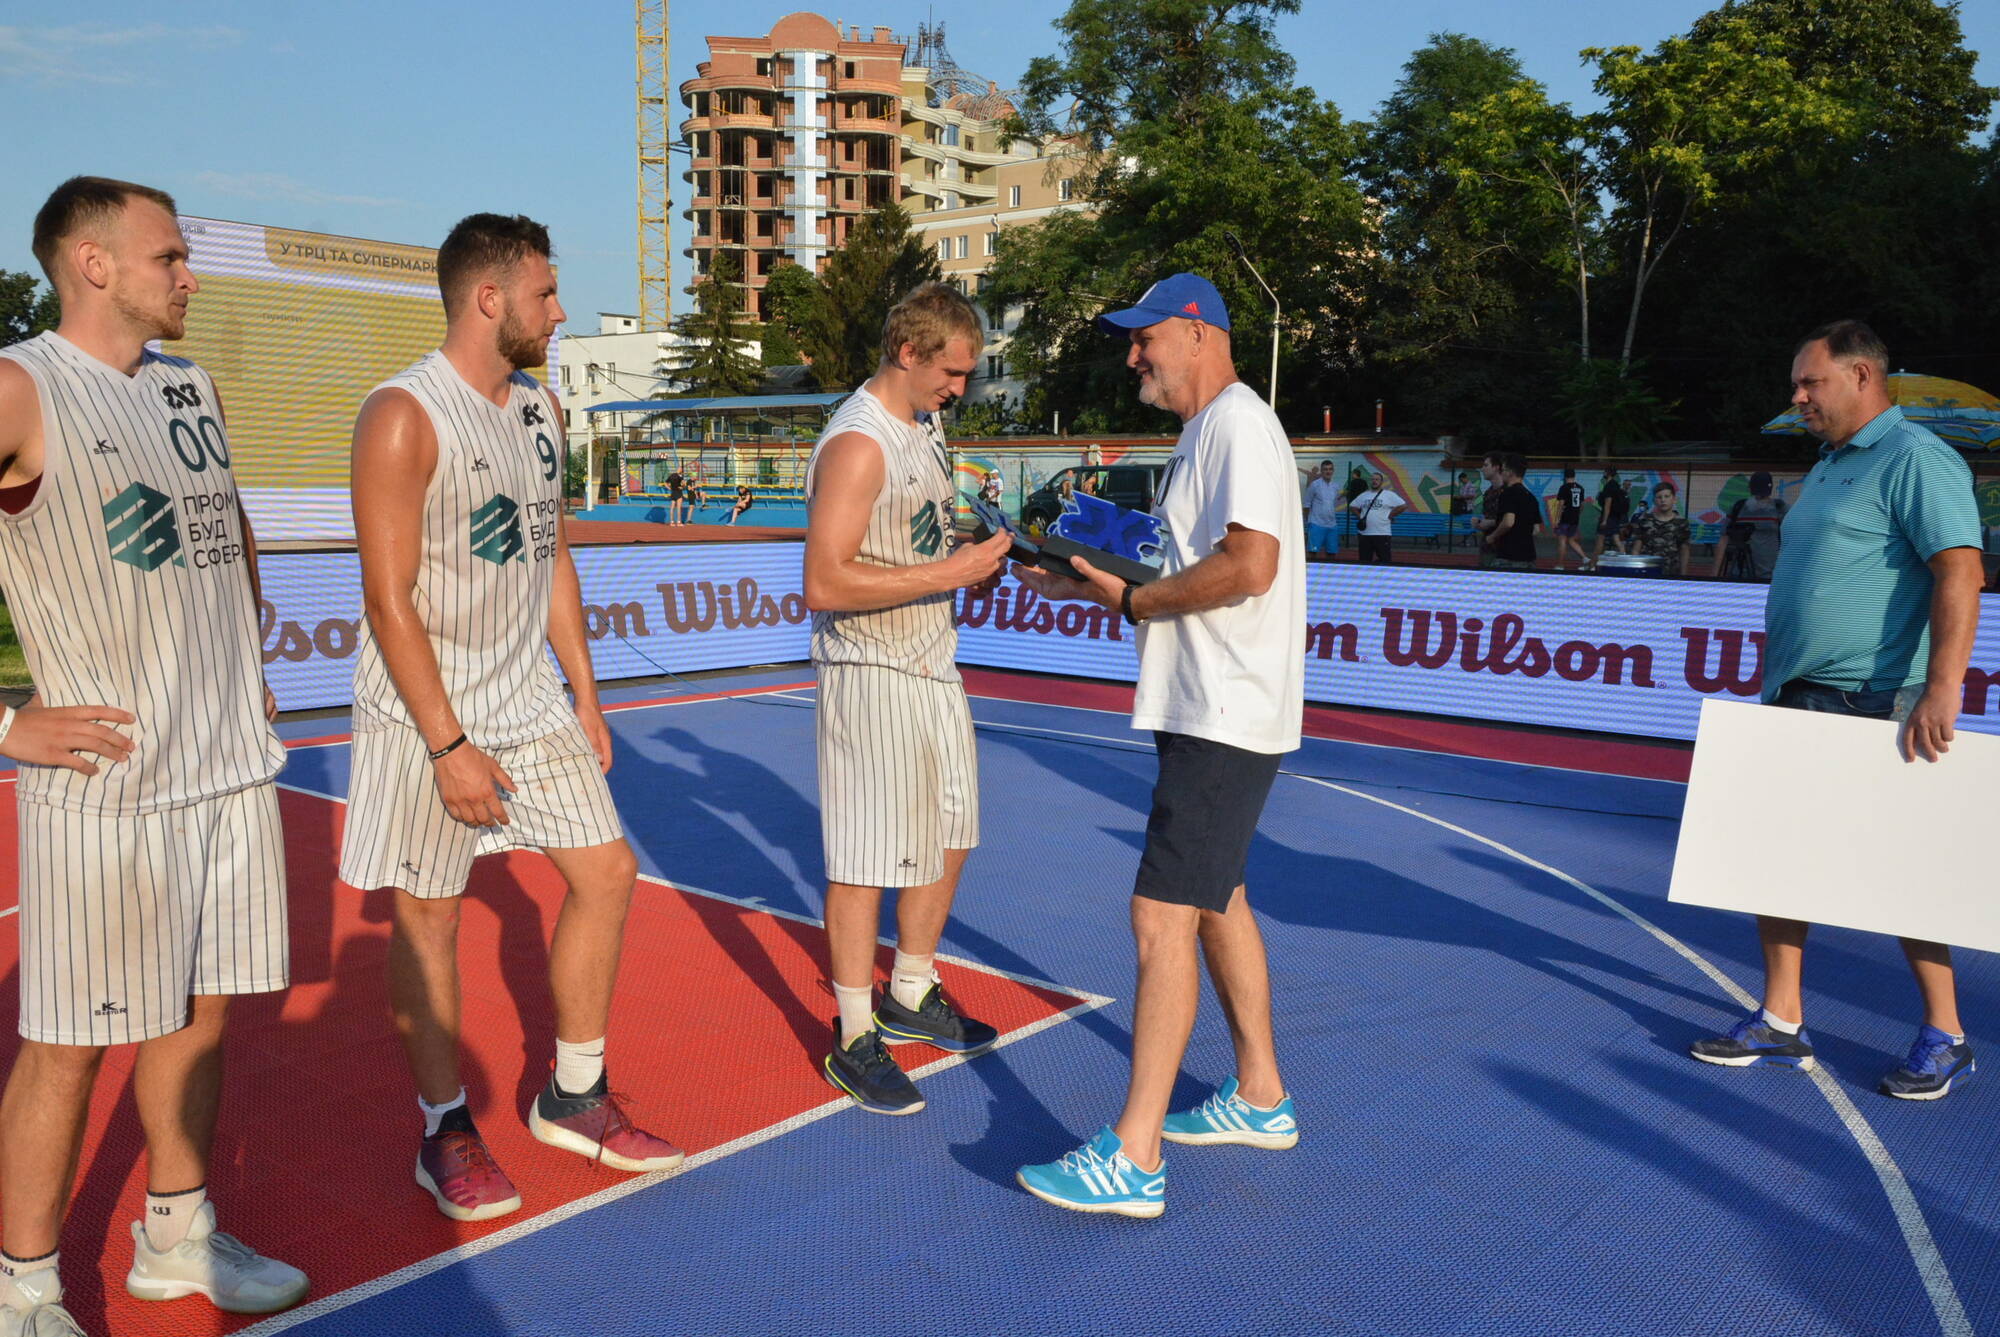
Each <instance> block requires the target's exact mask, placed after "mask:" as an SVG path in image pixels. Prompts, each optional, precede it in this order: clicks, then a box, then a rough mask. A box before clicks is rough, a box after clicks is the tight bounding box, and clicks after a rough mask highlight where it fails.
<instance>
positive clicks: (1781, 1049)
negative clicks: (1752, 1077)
mask: <svg viewBox="0 0 2000 1337" xmlns="http://www.w3.org/2000/svg"><path fill="white" fill-rule="evenodd" d="M1688 1054H1689V1056H1690V1057H1693V1058H1698V1059H1700V1060H1701V1061H1702V1062H1703V1063H1715V1064H1720V1065H1721V1066H1722V1067H1725V1068H1753V1067H1759V1066H1762V1065H1764V1064H1776V1065H1777V1066H1779V1067H1785V1068H1801V1069H1804V1070H1806V1071H1808V1072H1810V1071H1811V1070H1812V1066H1813V1062H1814V1059H1813V1049H1812V1040H1811V1038H1810V1037H1808V1036H1807V1035H1806V1029H1805V1027H1803V1026H1801V1027H1799V1031H1798V1034H1796V1035H1787V1034H1785V1033H1784V1032H1783V1031H1781V1030H1779V1029H1778V1028H1777V1027H1775V1026H1772V1025H1769V1024H1767V1023H1766V1022H1765V1021H1764V1014H1763V1012H1762V1011H1761V1010H1759V1011H1756V1012H1752V1013H1751V1014H1750V1015H1749V1016H1747V1017H1745V1018H1744V1019H1743V1020H1741V1021H1739V1022H1737V1023H1736V1024H1735V1025H1734V1026H1731V1027H1730V1028H1729V1033H1728V1034H1726V1035H1716V1036H1711V1037H1710V1038H1708V1039H1706V1040H1696V1041H1695V1042H1694V1043H1693V1044H1691V1045H1689V1046H1688Z"/></svg>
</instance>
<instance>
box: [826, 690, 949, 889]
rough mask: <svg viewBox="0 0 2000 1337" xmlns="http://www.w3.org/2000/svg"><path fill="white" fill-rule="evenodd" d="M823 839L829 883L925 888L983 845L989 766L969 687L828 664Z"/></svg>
mask: <svg viewBox="0 0 2000 1337" xmlns="http://www.w3.org/2000/svg"><path fill="white" fill-rule="evenodd" d="M814 667H815V668H816V669H817V670H818V673H819V706H818V710H817V711H816V714H817V716H818V719H817V726H818V728H817V731H818V736H819V821H820V839H821V841H822V842H823V844H824V846H825V850H826V876H827V879H828V880H829V881H832V882H844V883H847V884H849V885H850V886H857V887H921V886H923V885H925V884H926V883H930V882H935V881H937V880H938V878H939V877H941V876H943V874H944V852H945V851H946V850H969V849H971V848H973V847H974V846H975V845H977V844H978V843H979V761H978V756H977V749H976V746H975V744H974V743H973V737H972V711H971V709H970V707H968V706H967V705H966V701H965V685H964V684H963V683H956V682H939V681H937V680H936V679H935V678H919V677H916V676H914V675H912V674H908V673H903V672H900V671H898V670H896V669H890V668H873V667H868V666H864V665H860V664H818V665H815V666H814Z"/></svg>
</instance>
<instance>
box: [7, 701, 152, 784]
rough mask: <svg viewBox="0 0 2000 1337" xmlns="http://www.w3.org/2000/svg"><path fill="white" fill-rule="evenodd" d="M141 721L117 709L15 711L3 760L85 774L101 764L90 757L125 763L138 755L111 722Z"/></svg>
mask: <svg viewBox="0 0 2000 1337" xmlns="http://www.w3.org/2000/svg"><path fill="white" fill-rule="evenodd" d="M136 723H138V717H137V716H135V715H132V714H130V713H129V712H127V711H123V710H120V709H118V707H116V706H37V705H34V704H29V705H25V706H22V707H21V708H20V709H19V710H17V711H15V712H14V727H13V728H11V729H9V730H8V731H7V737H6V738H5V739H0V757H12V758H13V759H14V760H15V761H19V762H25V763H27V764H28V765H30V766H66V767H68V768H69V769H70V770H72V771H79V772H81V773H82V774H84V775H95V774H97V764H96V763H95V762H91V761H86V760H84V754H85V753H89V754H90V755H91V756H94V757H102V758H103V759H104V760H106V761H110V762H119V761H125V760H127V759H129V758H130V757H131V755H132V740H131V739H130V738H127V737H126V736H125V735H124V734H122V733H119V732H118V731H117V730H116V729H112V728H107V727H106V726H107V725H111V724H136Z"/></svg>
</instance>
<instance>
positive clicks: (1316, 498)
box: [1305, 460, 1344, 562]
mask: <svg viewBox="0 0 2000 1337" xmlns="http://www.w3.org/2000/svg"><path fill="white" fill-rule="evenodd" d="M1343 501H1344V493H1343V491H1342V489H1341V488H1340V486H1339V485H1338V484H1336V483H1335V482H1334V481H1333V461H1332V460H1321V461H1320V462H1319V468H1318V469H1317V470H1315V471H1314V472H1313V476H1312V477H1311V478H1310V479H1309V480H1307V482H1306V504H1305V513H1306V560H1307V561H1308V562H1312V561H1328V562H1330V561H1332V560H1333V555H1334V553H1336V552H1338V551H1339V550H1340V509H1341V505H1342V503H1343Z"/></svg>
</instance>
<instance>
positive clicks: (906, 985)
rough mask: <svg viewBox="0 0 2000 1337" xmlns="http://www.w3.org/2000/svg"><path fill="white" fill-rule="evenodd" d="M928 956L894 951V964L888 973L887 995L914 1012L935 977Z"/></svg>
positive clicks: (928, 990) (932, 958) (930, 958)
mask: <svg viewBox="0 0 2000 1337" xmlns="http://www.w3.org/2000/svg"><path fill="white" fill-rule="evenodd" d="M935 959H936V958H934V957H930V956H912V955H910V954H909V953H908V952H906V951H904V950H903V949H902V948H900V947H898V948H897V949H896V964H895V967H894V968H893V969H892V970H890V972H889V994H890V996H891V997H893V998H894V999H895V1000H896V1001H897V1002H899V1003H901V1004H902V1005H903V1006H904V1007H907V1008H908V1009H910V1011H912V1012H914V1011H916V1010H917V1006H918V1004H920V1003H922V1002H923V1001H924V995H925V994H927V993H929V992H930V991H931V985H932V984H933V983H934V982H935V981H936V979H937V977H936V976H935V975H933V974H932V973H931V962H932V961H933V960H935Z"/></svg>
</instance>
